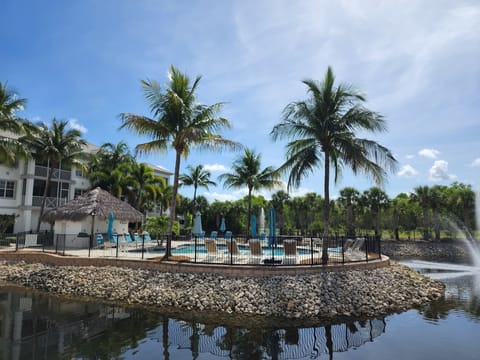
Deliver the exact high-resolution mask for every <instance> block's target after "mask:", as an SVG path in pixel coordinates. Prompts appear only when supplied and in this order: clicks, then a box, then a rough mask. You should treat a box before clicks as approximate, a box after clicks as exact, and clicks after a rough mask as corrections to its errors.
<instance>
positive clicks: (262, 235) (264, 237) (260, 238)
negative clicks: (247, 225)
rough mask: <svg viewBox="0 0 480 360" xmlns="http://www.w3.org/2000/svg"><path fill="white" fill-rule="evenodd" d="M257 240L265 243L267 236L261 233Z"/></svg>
mask: <svg viewBox="0 0 480 360" xmlns="http://www.w3.org/2000/svg"><path fill="white" fill-rule="evenodd" d="M258 240H260V241H266V240H267V234H265V233H263V232H262V233H261V234H260V236H259V237H258Z"/></svg>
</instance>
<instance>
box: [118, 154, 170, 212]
mask: <svg viewBox="0 0 480 360" xmlns="http://www.w3.org/2000/svg"><path fill="white" fill-rule="evenodd" d="M126 182H127V183H128V186H127V187H128V190H129V191H128V192H129V195H128V196H129V198H130V204H132V205H133V206H134V207H135V208H136V209H137V210H139V211H141V212H143V213H145V212H146V211H147V210H149V209H151V208H152V207H153V205H154V204H155V202H156V199H157V196H158V195H159V194H160V192H161V191H162V189H163V188H164V187H163V186H162V185H163V184H162V185H160V183H164V182H165V180H164V179H163V178H162V177H160V176H156V175H155V173H154V171H153V169H152V168H151V167H150V166H149V165H148V164H146V163H140V164H139V163H137V162H135V163H134V164H133V165H132V167H131V172H130V174H129V175H128V177H127V178H126Z"/></svg>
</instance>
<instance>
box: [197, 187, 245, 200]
mask: <svg viewBox="0 0 480 360" xmlns="http://www.w3.org/2000/svg"><path fill="white" fill-rule="evenodd" d="M202 195H203V196H205V197H206V198H207V200H208V201H214V200H218V201H236V200H240V199H241V198H243V197H244V196H246V195H248V191H247V188H246V187H245V189H243V188H242V189H237V190H233V191H230V192H228V193H219V192H205V193H203V194H202Z"/></svg>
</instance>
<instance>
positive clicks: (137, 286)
mask: <svg viewBox="0 0 480 360" xmlns="http://www.w3.org/2000/svg"><path fill="white" fill-rule="evenodd" d="M0 280H4V281H8V282H12V283H15V284H19V285H23V286H27V287H31V288H34V289H37V290H42V291H47V292H50V293H55V294H60V295H69V296H78V297H80V296H82V297H83V296H85V297H94V298H97V299H103V300H107V301H115V302H116V303H125V304H142V305H148V306H155V307H158V308H162V307H164V308H172V307H173V308H176V309H179V310H181V309H184V310H194V311H205V312H224V313H236V314H245V315H261V316H275V317H283V318H292V319H307V318H313V317H317V318H318V317H328V318H335V317H342V316H355V317H361V316H374V315H383V314H388V313H392V312H398V311H403V310H406V309H409V308H412V307H415V306H419V305H422V304H425V303H427V302H429V301H431V300H433V299H437V298H439V297H442V296H443V293H444V286H443V285H442V284H441V283H439V282H436V281H432V280H430V279H428V278H426V277H424V276H422V275H420V274H418V273H416V272H415V271H413V270H411V269H409V268H407V267H405V266H402V265H398V264H393V265H391V266H389V267H386V268H381V269H374V270H363V271H362V270H356V271H344V272H325V273H318V274H315V275H308V276H307V275H303V276H271V277H254V278H250V277H237V278H232V277H224V276H219V275H218V274H187V273H169V272H160V271H155V270H132V269H128V268H121V267H68V266H64V267H54V266H46V265H43V264H26V263H12V264H9V263H6V262H4V263H0Z"/></svg>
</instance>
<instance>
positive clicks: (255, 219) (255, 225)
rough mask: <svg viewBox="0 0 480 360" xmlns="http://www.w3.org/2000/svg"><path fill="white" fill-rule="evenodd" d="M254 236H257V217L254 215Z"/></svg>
mask: <svg viewBox="0 0 480 360" xmlns="http://www.w3.org/2000/svg"><path fill="white" fill-rule="evenodd" d="M252 237H253V238H255V237H257V217H256V216H255V215H252Z"/></svg>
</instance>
